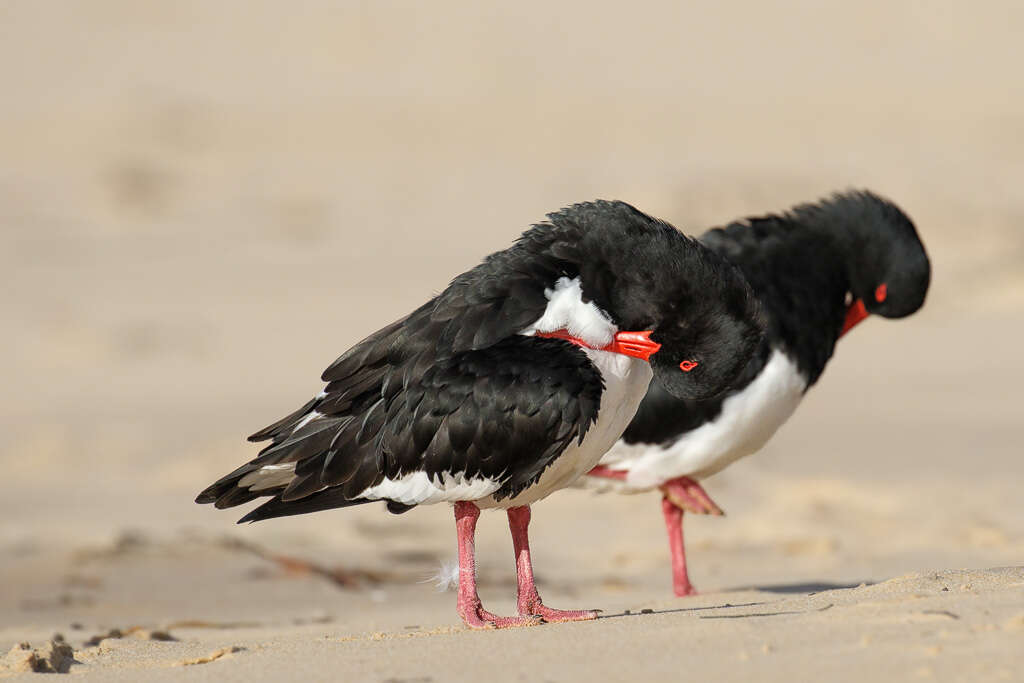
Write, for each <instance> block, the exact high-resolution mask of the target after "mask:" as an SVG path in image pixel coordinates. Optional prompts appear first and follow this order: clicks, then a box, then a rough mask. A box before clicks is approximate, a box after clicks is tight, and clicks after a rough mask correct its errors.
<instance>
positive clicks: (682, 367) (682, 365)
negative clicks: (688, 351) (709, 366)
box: [679, 360, 700, 372]
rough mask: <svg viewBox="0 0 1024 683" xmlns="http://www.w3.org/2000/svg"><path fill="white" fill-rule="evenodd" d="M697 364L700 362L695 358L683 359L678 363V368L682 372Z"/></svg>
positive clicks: (691, 368)
mask: <svg viewBox="0 0 1024 683" xmlns="http://www.w3.org/2000/svg"><path fill="white" fill-rule="evenodd" d="M698 365H700V363H698V362H697V361H695V360H684V361H683V362H682V363H680V364H679V369H680V370H682V371H683V372H689V371H690V370H693V369H694V368H695V367H697V366H698Z"/></svg>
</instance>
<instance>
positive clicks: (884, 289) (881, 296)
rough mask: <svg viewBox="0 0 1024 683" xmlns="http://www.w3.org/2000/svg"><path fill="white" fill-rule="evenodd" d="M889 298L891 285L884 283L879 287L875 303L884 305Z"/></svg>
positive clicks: (876, 291)
mask: <svg viewBox="0 0 1024 683" xmlns="http://www.w3.org/2000/svg"><path fill="white" fill-rule="evenodd" d="M887 296H889V285H887V284H885V283H884V282H883V283H882V284H880V285H878V289H876V290H875V301H877V302H878V303H882V302H883V301H885V297H887Z"/></svg>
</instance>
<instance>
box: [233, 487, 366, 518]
mask: <svg viewBox="0 0 1024 683" xmlns="http://www.w3.org/2000/svg"><path fill="white" fill-rule="evenodd" d="M372 502H374V501H372V500H367V499H365V498H359V499H356V500H350V499H346V498H345V497H344V496H343V495H342V491H341V489H326V490H324V491H320V492H318V493H314V494H312V495H309V496H306V497H305V498H300V499H298V500H291V501H283V500H281V494H280V493H278V494H277V495H276V496H274V497H273V498H271V499H270V500H268V501H267V502H266V503H264V504H263V505H261V506H259V507H258V508H256V509H255V510H252V511H251V512H249V514H247V515H246V516H245V517H242V518H241V519H240V520H238V523H239V524H242V523H244V522H259V521H260V520H263V519H273V518H274V517H289V516H291V515H304V514H306V513H307V512H319V511H321V510H330V509H332V508H343V507H351V506H353V505H362V504H363V503H372Z"/></svg>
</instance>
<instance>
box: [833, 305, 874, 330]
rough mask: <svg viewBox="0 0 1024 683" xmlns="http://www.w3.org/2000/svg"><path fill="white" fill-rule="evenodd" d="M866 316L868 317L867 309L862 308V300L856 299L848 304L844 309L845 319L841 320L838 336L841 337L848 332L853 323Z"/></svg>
mask: <svg viewBox="0 0 1024 683" xmlns="http://www.w3.org/2000/svg"><path fill="white" fill-rule="evenodd" d="M866 317H868V309H866V308H864V302H863V301H861V300H860V299H857V300H856V301H854V302H853V303H852V304H850V307H849V308H847V309H846V320H844V321H843V329H842V330H840V331H839V336H840V337H842V336H843V335H844V334H846V333H847V332H849V331H850V330H851V329H852V328H853V326H854V325H856V324H857V323H859V322H860V321H861V320H863V319H864V318H866Z"/></svg>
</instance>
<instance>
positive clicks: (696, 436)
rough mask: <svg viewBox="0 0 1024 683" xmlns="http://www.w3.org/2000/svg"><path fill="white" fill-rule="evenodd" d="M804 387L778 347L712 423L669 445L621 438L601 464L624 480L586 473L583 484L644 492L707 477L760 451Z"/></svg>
mask: <svg viewBox="0 0 1024 683" xmlns="http://www.w3.org/2000/svg"><path fill="white" fill-rule="evenodd" d="M806 388H807V380H806V378H805V377H804V376H803V375H801V374H800V372H799V370H798V369H797V367H796V364H795V363H793V361H792V360H790V359H789V357H788V356H786V355H785V354H783V353H782V352H781V351H778V350H776V351H774V352H773V353H772V356H771V358H769V359H768V363H767V364H766V365H765V367H764V369H763V370H762V371H761V374H760V375H758V376H757V378H756V379H754V381H753V382H751V383H750V384H749V385H748V386H747V387H746V388H745V389H743V391H740V392H738V393H736V394H733V395H732V396H730V397H729V398H727V399H725V401H724V402H723V403H722V412H721V413H720V414H719V415H718V417H716V418H715V419H714V420H713V421H711V422H707V423H705V424H703V425H701V426H700V427H698V428H696V429H694V430H692V431H689V432H687V433H685V434H683V435H682V437H680V438H679V440H677V441H676V442H674V443H672V444H670V445H668V446H662V445H658V444H625V443H623V442H621V441H620V442H619V443H617V444H616V445H615V446H614V448H612V449H611V450H610V451H609V452H608V453H607V454H606V455H605V456H604V457H603V458H602V459H601V464H602V465H607V466H608V467H610V468H612V469H615V470H620V471H625V472H626V479H625V481H619V480H611V479H603V478H598V477H587V478H586V481H585V485H586V487H587V488H596V489H611V490H619V491H646V490H649V489H652V488H655V487H657V486H660V485H661V484H662V483H664V482H666V481H668V480H669V479H675V478H676V477H684V476H686V477H694V478H697V479H701V478H704V477H709V476H711V475H712V474H715V473H716V472H719V471H720V470H722V469H723V468H725V467H726V466H728V465H730V464H731V463H733V462H735V461H736V460H738V459H739V458H742V457H744V456H747V455H750V454H751V453H755V452H757V451H758V450H760V449H761V447H762V446H764V444H765V443H767V442H768V439H770V438H771V437H772V435H773V434H775V432H776V431H777V430H778V429H779V427H781V426H782V424H783V423H784V422H785V421H786V420H788V419H789V417H790V416H791V415H792V414H793V411H795V410H796V407H797V406H798V405H799V404H800V399H801V398H803V394H804V390H805V389H806Z"/></svg>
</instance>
